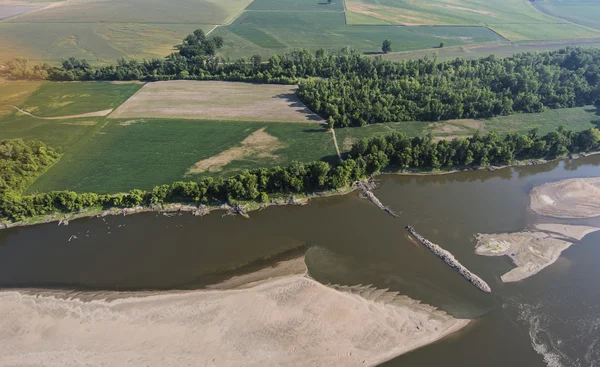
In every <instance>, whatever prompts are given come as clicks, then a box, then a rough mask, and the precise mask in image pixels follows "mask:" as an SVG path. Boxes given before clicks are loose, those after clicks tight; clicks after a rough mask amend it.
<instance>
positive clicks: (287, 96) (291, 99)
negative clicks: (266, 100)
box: [271, 93, 323, 121]
mask: <svg viewBox="0 0 600 367" xmlns="http://www.w3.org/2000/svg"><path fill="white" fill-rule="evenodd" d="M271 98H280V99H284V100H285V101H286V102H287V103H288V106H289V107H292V108H298V109H299V110H298V112H300V113H303V114H304V115H306V119H307V120H309V121H323V119H322V118H320V117H319V116H318V115H317V114H316V113H314V112H313V111H311V110H310V109H308V107H306V106H305V105H304V103H302V102H300V100H299V99H298V96H297V95H296V94H295V93H282V94H277V95H275V96H273V97H271Z"/></svg>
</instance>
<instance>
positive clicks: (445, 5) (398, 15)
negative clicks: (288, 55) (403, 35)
mask: <svg viewBox="0 0 600 367" xmlns="http://www.w3.org/2000/svg"><path fill="white" fill-rule="evenodd" d="M346 5H347V8H348V11H350V12H355V13H360V14H368V15H370V16H372V17H376V18H379V19H382V20H385V21H388V22H392V23H396V24H408V25H418V24H421V25H486V24H490V23H520V24H531V23H556V21H557V20H556V19H555V18H553V17H551V16H548V15H546V14H543V13H541V12H539V11H537V10H536V9H535V8H534V7H533V6H532V5H531V4H530V2H529V1H528V0H502V1H489V0H453V1H451V2H450V1H443V0H433V1H414V0H346ZM350 20H353V21H357V22H360V21H361V20H360V19H355V18H351V19H350ZM356 24H363V23H356Z"/></svg>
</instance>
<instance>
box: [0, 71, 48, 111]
mask: <svg viewBox="0 0 600 367" xmlns="http://www.w3.org/2000/svg"><path fill="white" fill-rule="evenodd" d="M41 84H42V83H41V82H38V81H6V80H0V118H2V117H3V116H6V115H8V114H11V113H13V112H14V111H15V110H14V109H13V108H12V107H10V106H9V105H13V106H19V105H21V104H23V102H25V100H27V98H29V96H30V95H31V93H33V92H35V90H36V89H38V88H39V87H40V85H41Z"/></svg>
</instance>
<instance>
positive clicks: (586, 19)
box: [533, 0, 600, 29]
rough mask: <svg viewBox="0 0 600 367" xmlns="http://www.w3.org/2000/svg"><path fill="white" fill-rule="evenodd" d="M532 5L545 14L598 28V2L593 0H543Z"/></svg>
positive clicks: (599, 19)
mask: <svg viewBox="0 0 600 367" xmlns="http://www.w3.org/2000/svg"><path fill="white" fill-rule="evenodd" d="M533 4H534V6H535V7H537V8H538V9H540V10H541V11H543V12H544V13H546V14H550V15H553V16H555V17H557V18H561V19H565V20H568V21H570V22H573V23H578V24H582V25H585V26H588V27H592V28H596V29H600V2H598V1H593V0H544V1H535V2H534V3H533Z"/></svg>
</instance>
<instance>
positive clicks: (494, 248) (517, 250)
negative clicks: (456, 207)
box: [475, 224, 600, 283]
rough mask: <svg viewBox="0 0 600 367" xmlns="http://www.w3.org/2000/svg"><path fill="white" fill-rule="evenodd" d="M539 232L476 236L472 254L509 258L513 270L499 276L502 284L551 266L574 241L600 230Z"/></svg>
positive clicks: (543, 228) (542, 228)
mask: <svg viewBox="0 0 600 367" xmlns="http://www.w3.org/2000/svg"><path fill="white" fill-rule="evenodd" d="M536 229H538V230H539V231H538V232H529V231H523V232H517V233H501V234H481V233H479V234H477V235H476V238H477V245H476V247H475V253H476V254H478V255H484V256H504V255H506V256H508V257H510V258H511V259H512V261H513V262H514V264H515V265H516V268H514V269H512V270H511V271H509V272H507V273H506V274H504V275H502V276H501V277H500V279H502V281H503V282H505V283H506V282H516V281H519V280H523V279H525V278H528V277H530V276H532V275H534V274H537V273H538V272H540V271H541V270H542V269H544V268H545V267H547V266H549V265H551V264H553V263H554V262H555V261H556V260H557V259H558V257H559V256H560V254H561V253H562V252H563V251H564V250H566V249H567V248H568V247H569V246H571V245H572V244H573V243H574V241H579V240H581V239H582V238H583V237H584V236H585V235H587V234H589V233H592V232H595V231H598V230H600V228H595V227H588V226H576V225H565V224H538V225H536Z"/></svg>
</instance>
